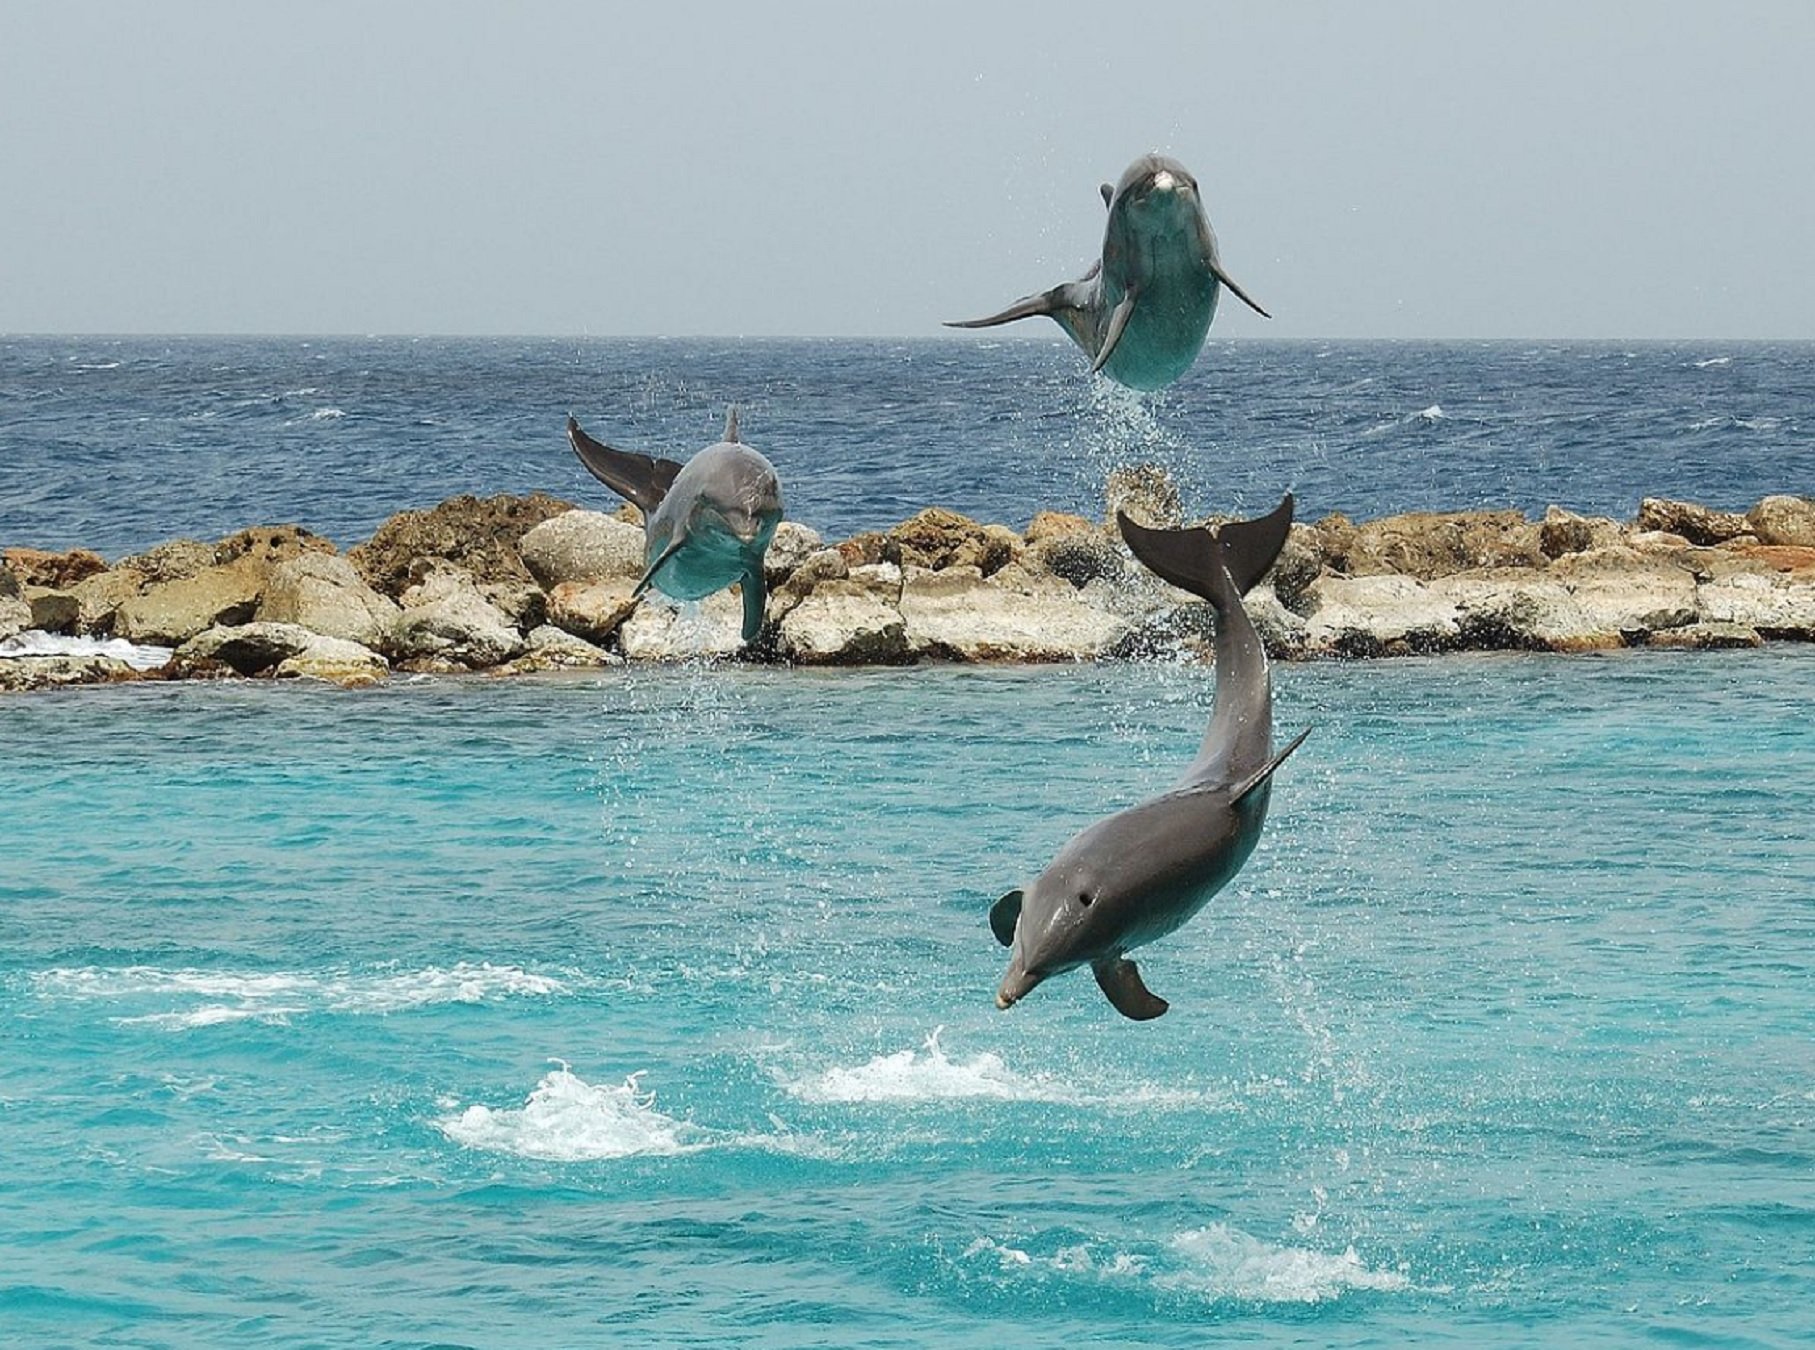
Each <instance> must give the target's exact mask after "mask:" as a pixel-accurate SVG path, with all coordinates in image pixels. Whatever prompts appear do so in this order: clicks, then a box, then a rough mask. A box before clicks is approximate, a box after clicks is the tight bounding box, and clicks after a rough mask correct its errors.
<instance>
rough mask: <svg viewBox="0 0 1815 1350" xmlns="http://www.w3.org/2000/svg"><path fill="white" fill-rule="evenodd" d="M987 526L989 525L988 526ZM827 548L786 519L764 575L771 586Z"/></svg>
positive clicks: (766, 560)
mask: <svg viewBox="0 0 1815 1350" xmlns="http://www.w3.org/2000/svg"><path fill="white" fill-rule="evenodd" d="M986 528H987V527H986ZM824 548H825V540H823V539H821V538H820V537H819V531H818V530H814V529H809V528H808V527H807V526H805V525H802V524H800V523H799V522H798V521H793V520H784V521H782V523H781V524H780V525H777V526H776V527H775V537H774V538H773V539H771V540H770V541H769V551H768V552H767V553H766V554H764V555H763V575H764V578H765V579H766V580H767V581H768V583H769V584H770V585H771V586H774V585H775V584H776V583H777V582H780V581H782V580H783V579H784V578H786V577H788V576H790V575H792V574H793V572H794V570H795V569H796V568H797V567H799V566H800V565H801V564H802V563H804V562H805V561H806V560H807V559H808V558H810V557H812V556H813V555H814V554H816V553H818V552H820V551H821V550H823V549H824Z"/></svg>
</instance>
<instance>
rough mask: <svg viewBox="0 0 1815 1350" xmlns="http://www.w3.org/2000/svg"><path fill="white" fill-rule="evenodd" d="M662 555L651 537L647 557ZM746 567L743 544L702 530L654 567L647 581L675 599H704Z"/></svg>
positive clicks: (745, 553) (654, 559) (747, 562)
mask: <svg viewBox="0 0 1815 1350" xmlns="http://www.w3.org/2000/svg"><path fill="white" fill-rule="evenodd" d="M661 555H662V549H661V548H659V547H657V546H656V541H655V540H653V539H652V540H650V547H649V553H648V561H649V562H650V563H654V562H655V561H656V559H657V558H659V557H661ZM759 566H760V564H759ZM749 567H750V559H749V556H748V550H747V549H746V548H744V546H743V545H741V544H739V543H738V542H737V541H735V540H726V539H722V538H719V537H718V536H716V535H715V534H713V533H712V532H709V531H702V532H700V533H699V534H697V535H695V536H694V537H692V538H690V539H688V540H687V542H686V543H685V544H683V545H682V546H681V547H680V548H679V549H678V550H677V551H676V552H674V553H673V554H672V555H670V556H669V558H668V561H667V562H665V563H663V564H662V565H661V566H660V567H658V568H656V571H655V575H654V576H652V577H650V579H649V584H650V585H652V586H654V587H655V588H656V589H657V590H658V591H660V592H661V593H662V594H663V595H666V596H671V597H672V598H674V599H676V600H703V599H705V598H706V597H707V596H708V595H711V594H713V593H714V592H715V591H722V590H724V589H725V587H727V586H729V585H731V584H732V583H734V582H736V581H739V580H741V579H742V578H743V576H744V573H745V572H746V571H747V570H748V569H749Z"/></svg>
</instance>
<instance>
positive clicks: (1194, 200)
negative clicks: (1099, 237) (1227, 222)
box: [946, 155, 1273, 390]
mask: <svg viewBox="0 0 1815 1350" xmlns="http://www.w3.org/2000/svg"><path fill="white" fill-rule="evenodd" d="M1102 192H1103V203H1104V205H1106V206H1107V207H1108V208H1109V225H1108V228H1107V229H1106V230H1105V231H1104V233H1103V256H1102V258H1101V259H1100V260H1099V261H1098V262H1097V264H1096V265H1095V266H1094V267H1092V268H1091V269H1090V270H1089V271H1088V272H1086V273H1085V274H1084V275H1083V277H1081V278H1080V279H1079V280H1077V281H1070V282H1066V283H1065V284H1064V285H1062V286H1054V287H1053V288H1052V289H1051V290H1050V291H1042V292H1041V293H1040V294H1038V295H1030V296H1027V297H1026V298H1025V299H1021V300H1017V301H1015V303H1014V304H1012V305H1010V306H1009V307H1008V308H1007V309H1005V310H1003V311H1002V312H1001V313H1000V314H992V315H990V316H989V318H987V319H968V320H965V321H963V322H959V323H949V324H947V325H946V327H948V328H991V327H994V326H995V325H996V324H999V323H1012V322H1013V321H1014V320H1016V319H1026V318H1031V317H1033V316H1034V315H1036V314H1045V315H1048V316H1050V317H1051V318H1053V319H1056V320H1058V323H1059V326H1060V327H1061V328H1063V329H1064V330H1065V331H1066V332H1067V333H1069V334H1070V335H1071V340H1072V341H1073V342H1075V343H1077V344H1078V346H1080V347H1082V348H1083V349H1084V355H1086V356H1088V357H1089V358H1090V369H1091V371H1092V373H1095V372H1097V371H1101V372H1102V373H1103V374H1105V375H1107V376H1109V378H1110V379H1112V380H1114V381H1116V382H1117V383H1118V384H1125V385H1127V386H1128V387H1129V388H1130V389H1143V390H1147V389H1163V388H1165V387H1166V386H1167V385H1169V384H1171V383H1172V382H1173V381H1174V380H1176V379H1177V378H1178V377H1179V376H1181V375H1183V374H1184V373H1185V372H1186V371H1187V370H1189V369H1190V368H1191V363H1192V362H1193V361H1195V360H1197V354H1198V352H1199V351H1200V350H1202V348H1203V345H1204V335H1205V334H1206V333H1208V332H1209V331H1210V320H1211V319H1213V318H1215V317H1216V300H1217V295H1218V293H1219V291H1220V288H1221V287H1223V286H1227V287H1228V288H1229V289H1230V290H1232V291H1234V292H1235V294H1236V295H1237V296H1238V297H1239V298H1240V299H1241V301H1242V303H1243V304H1245V305H1247V306H1248V308H1249V309H1251V310H1253V311H1254V312H1255V313H1256V314H1259V315H1260V316H1261V317H1262V318H1272V317H1273V316H1272V315H1270V314H1268V313H1267V311H1266V310H1264V309H1262V308H1261V307H1260V306H1259V305H1257V304H1255V303H1254V301H1253V300H1252V299H1250V298H1249V296H1248V293H1247V292H1246V291H1244V290H1243V289H1242V288H1241V287H1240V286H1238V285H1236V284H1235V282H1234V281H1233V280H1231V279H1230V277H1229V274H1228V273H1227V272H1225V271H1224V270H1223V264H1222V259H1220V258H1219V257H1218V256H1217V253H1216V235H1215V233H1214V232H1213V231H1212V230H1211V229H1210V218H1209V217H1208V216H1207V215H1205V214H1204V204H1203V201H1202V200H1201V199H1200V198H1199V196H1198V191H1197V179H1195V178H1193V177H1192V176H1191V173H1190V171H1189V170H1188V169H1186V168H1185V166H1184V165H1183V164H1180V163H1179V162H1178V161H1177V160H1176V159H1168V158H1167V157H1166V156H1164V155H1142V156H1141V157H1140V158H1139V159H1137V160H1135V162H1134V163H1132V164H1130V165H1129V166H1128V171H1127V172H1126V173H1124V174H1123V175H1122V181H1121V182H1119V183H1117V184H1116V185H1115V186H1114V187H1113V188H1112V187H1110V186H1109V184H1107V183H1105V184H1103V188H1102Z"/></svg>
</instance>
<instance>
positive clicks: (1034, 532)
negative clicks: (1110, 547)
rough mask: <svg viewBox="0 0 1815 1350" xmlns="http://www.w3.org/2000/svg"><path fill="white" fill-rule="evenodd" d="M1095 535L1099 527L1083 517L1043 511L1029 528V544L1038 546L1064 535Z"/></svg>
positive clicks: (1061, 512)
mask: <svg viewBox="0 0 1815 1350" xmlns="http://www.w3.org/2000/svg"><path fill="white" fill-rule="evenodd" d="M1095 533H1097V527H1096V526H1095V525H1094V524H1092V523H1091V522H1090V521H1088V520H1085V519H1084V517H1083V516H1073V515H1068V514H1066V513H1065V512H1063V511H1041V512H1040V513H1039V514H1038V515H1036V516H1035V517H1034V518H1033V520H1032V521H1031V522H1030V523H1029V524H1028V526H1027V542H1028V543H1030V544H1038V543H1042V542H1044V541H1045V540H1047V539H1056V538H1058V537H1059V536H1060V535H1063V534H1095Z"/></svg>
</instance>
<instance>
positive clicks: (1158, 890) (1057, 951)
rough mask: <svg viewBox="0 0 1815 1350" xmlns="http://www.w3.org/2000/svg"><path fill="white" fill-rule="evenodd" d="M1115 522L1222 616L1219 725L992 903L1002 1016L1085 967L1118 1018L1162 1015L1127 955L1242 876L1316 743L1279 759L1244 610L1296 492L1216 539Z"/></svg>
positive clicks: (1267, 685)
mask: <svg viewBox="0 0 1815 1350" xmlns="http://www.w3.org/2000/svg"><path fill="white" fill-rule="evenodd" d="M1119 519H1120V521H1121V526H1122V537H1123V538H1124V539H1126V540H1127V541H1128V546H1129V547H1130V548H1132V549H1133V550H1134V555H1135V557H1137V558H1139V559H1140V560H1141V561H1142V562H1143V563H1145V564H1146V565H1147V566H1148V567H1149V568H1151V569H1152V570H1153V571H1154V572H1157V573H1158V574H1159V575H1160V576H1161V577H1162V578H1164V579H1165V580H1167V581H1169V582H1171V583H1172V584H1173V585H1175V586H1182V587H1184V588H1185V589H1186V590H1189V591H1191V592H1193V593H1194V594H1197V595H1201V596H1203V597H1204V598H1205V599H1206V600H1208V601H1209V602H1210V604H1211V606H1212V607H1213V608H1214V609H1215V611H1216V699H1215V703H1214V706H1213V708H1212V710H1211V714H1210V727H1209V730H1208V731H1206V732H1205V734H1204V740H1203V744H1202V745H1201V746H1200V747H1199V748H1198V752H1197V758H1196V759H1194V760H1192V761H1191V765H1190V767H1189V768H1187V769H1186V770H1185V773H1184V776H1183V777H1181V778H1180V779H1179V780H1178V782H1176V783H1175V784H1173V786H1172V787H1171V789H1169V790H1168V791H1167V792H1165V793H1163V794H1161V795H1160V796H1158V797H1153V798H1151V799H1149V800H1147V801H1144V802H1142V803H1140V804H1139V805H1137V806H1131V807H1129V808H1128V809H1127V810H1126V811H1120V812H1118V813H1116V814H1115V815H1113V816H1109V817H1106V818H1105V819H1103V820H1099V821H1098V822H1097V823H1096V824H1094V825H1091V826H1089V827H1088V828H1086V829H1085V830H1083V831H1081V832H1080V833H1079V834H1077V835H1076V836H1074V837H1073V838H1072V840H1071V842H1070V843H1068V844H1066V845H1065V847H1064V848H1062V849H1060V850H1059V854H1058V856H1057V857H1056V858H1054V859H1053V861H1052V863H1051V865H1050V866H1048V867H1047V869H1046V870H1045V871H1044V872H1042V873H1040V875H1039V876H1038V877H1037V878H1035V879H1034V882H1033V884H1032V885H1030V886H1028V887H1027V888H1026V889H1025V890H1013V891H1010V892H1009V893H1008V894H1007V895H1005V896H1003V897H1002V898H1001V899H1000V900H998V901H996V903H995V905H994V906H992V907H991V909H990V912H989V923H990V928H991V929H992V931H994V933H995V935H996V940H997V941H998V942H1000V943H1001V944H1002V945H1003V946H1004V947H1011V948H1012V949H1013V955H1012V957H1011V958H1010V960H1009V963H1008V971H1007V973H1006V974H1005V975H1003V977H1002V984H1001V987H1000V988H999V989H998V990H997V992H996V1006H998V1007H1000V1008H1010V1007H1013V1006H1014V1005H1015V1004H1016V1003H1018V1002H1020V1001H1021V1000H1022V999H1023V998H1025V997H1026V996H1027V994H1028V993H1029V991H1031V990H1032V989H1033V988H1034V986H1035V985H1037V984H1039V983H1041V981H1043V980H1046V979H1049V978H1051V977H1052V976H1054V975H1057V974H1059V973H1060V972H1061V971H1066V970H1070V969H1072V968H1073V967H1075V966H1082V965H1088V966H1089V967H1090V968H1091V969H1092V971H1094V972H1095V974H1096V977H1097V984H1098V985H1100V986H1101V987H1102V990H1103V993H1104V994H1106V995H1107V996H1108V998H1109V1001H1110V1002H1111V1003H1112V1004H1114V1005H1115V1008H1116V1011H1117V1012H1119V1013H1121V1014H1122V1016H1124V1017H1131V1018H1133V1019H1135V1020H1136V1021H1145V1020H1146V1019H1148V1018H1151V1017H1158V1016H1159V1015H1160V1014H1161V1013H1163V1012H1165V1011H1166V1007H1167V1004H1166V1001H1165V1000H1164V999H1162V998H1159V997H1158V996H1156V995H1154V994H1152V993H1150V992H1148V989H1147V986H1146V985H1145V984H1143V983H1142V982H1141V974H1140V971H1138V970H1137V969H1135V964H1134V962H1132V961H1130V960H1129V959H1128V957H1127V953H1128V952H1129V951H1130V950H1132V949H1133V948H1135V947H1140V946H1143V945H1145V944H1146V943H1149V942H1152V941H1153V940H1154V939H1156V938H1162V937H1165V936H1166V934H1168V933H1170V932H1172V931H1173V930H1174V929H1176V928H1178V927H1179V926H1180V925H1181V924H1183V923H1184V922H1185V921H1186V920H1187V919H1189V918H1190V917H1191V916H1192V915H1193V914H1195V913H1197V911H1198V910H1199V909H1201V908H1202V907H1203V905H1204V903H1205V902H1206V901H1208V900H1209V899H1210V897H1211V896H1213V895H1215V894H1216V893H1217V892H1218V891H1219V890H1221V889H1222V888H1223V887H1224V886H1225V885H1226V884H1228V882H1229V880H1230V878H1232V877H1233V876H1234V875H1235V874H1236V873H1237V872H1239V871H1240V870H1241V866H1242V864H1243V863H1244V862H1246V861H1247V859H1248V855H1249V854H1250V853H1251V852H1253V851H1254V845H1255V842H1256V841H1257V840H1258V839H1259V838H1260V827H1261V823H1262V822H1263V821H1264V820H1265V819H1266V816H1267V798H1268V795H1269V793H1270V791H1271V779H1272V776H1273V771H1274V770H1275V769H1277V768H1278V767H1279V766H1280V764H1281V763H1282V762H1284V760H1285V758H1286V756H1287V755H1289V754H1291V753H1292V752H1293V751H1294V750H1296V749H1297V748H1298V747H1299V745H1300V744H1301V743H1302V742H1303V741H1304V738H1305V736H1306V735H1309V734H1310V733H1309V732H1305V733H1304V734H1302V735H1300V736H1299V737H1298V739H1297V740H1295V741H1293V742H1292V743H1291V744H1290V745H1288V746H1287V747H1286V748H1285V749H1284V750H1282V751H1280V752H1279V753H1278V754H1274V753H1273V689H1272V681H1271V678H1270V676H1269V675H1268V673H1267V653H1266V649H1265V648H1264V647H1263V646H1262V645H1261V641H1260V636H1259V635H1258V634H1257V633H1256V632H1255V631H1254V624H1253V622H1252V621H1251V620H1250V619H1249V618H1248V614H1247V611H1246V610H1245V609H1243V608H1242V603H1241V597H1242V594H1243V593H1244V592H1246V591H1247V590H1248V589H1249V587H1251V586H1253V585H1254V583H1255V582H1257V581H1259V580H1260V578H1261V577H1262V576H1264V575H1265V574H1266V571H1267V569H1268V568H1269V567H1271V566H1272V565H1273V560H1274V559H1275V558H1276V557H1278V556H1279V550H1280V548H1281V547H1282V546H1283V545H1284V543H1285V539H1286V533H1287V531H1288V530H1289V529H1290V528H1291V525H1292V498H1291V496H1290V494H1288V495H1287V496H1286V498H1285V500H1284V501H1282V502H1281V503H1280V504H1279V506H1278V508H1277V509H1275V510H1274V511H1273V512H1272V514H1270V515H1267V516H1262V517H1260V518H1259V519H1257V520H1245V521H1234V522H1231V523H1229V524H1226V525H1223V526H1222V527H1221V528H1219V529H1203V528H1199V529H1191V530H1150V529H1148V528H1146V527H1145V526H1142V525H1137V524H1136V523H1135V522H1133V521H1131V520H1130V519H1128V517H1127V516H1125V515H1120V516H1119Z"/></svg>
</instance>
